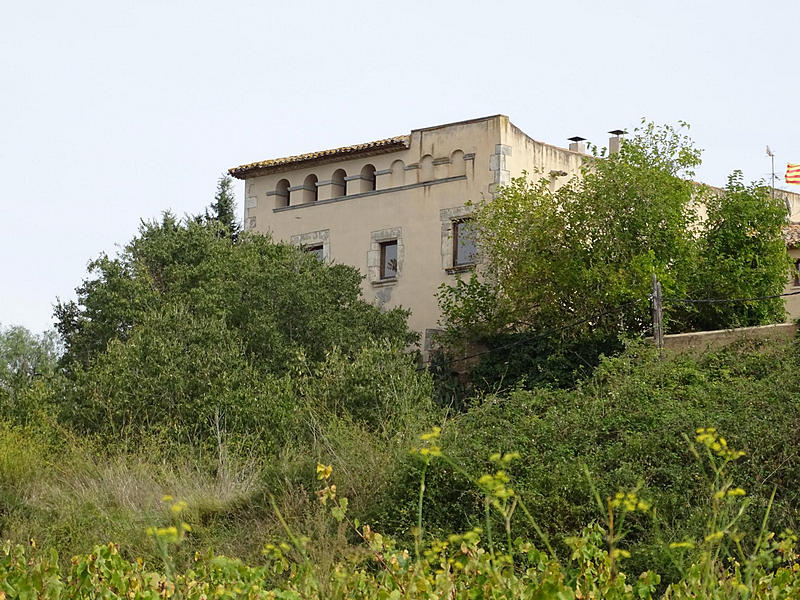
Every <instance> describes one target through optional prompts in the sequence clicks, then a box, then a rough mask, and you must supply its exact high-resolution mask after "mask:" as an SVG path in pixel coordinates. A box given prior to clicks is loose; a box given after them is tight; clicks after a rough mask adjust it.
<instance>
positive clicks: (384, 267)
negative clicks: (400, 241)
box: [380, 240, 398, 280]
mask: <svg viewBox="0 0 800 600" xmlns="http://www.w3.org/2000/svg"><path fill="white" fill-rule="evenodd" d="M380 246H381V266H380V278H381V280H386V279H394V278H396V277H397V270H398V263H397V258H398V256H397V240H389V241H385V242H381V244H380Z"/></svg>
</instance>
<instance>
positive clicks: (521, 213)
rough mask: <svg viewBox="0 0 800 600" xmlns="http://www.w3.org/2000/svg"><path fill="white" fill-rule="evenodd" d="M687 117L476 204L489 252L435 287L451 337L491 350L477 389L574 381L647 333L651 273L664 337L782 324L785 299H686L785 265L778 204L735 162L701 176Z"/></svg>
mask: <svg viewBox="0 0 800 600" xmlns="http://www.w3.org/2000/svg"><path fill="white" fill-rule="evenodd" d="M687 127H688V126H686V125H685V124H682V126H681V127H680V128H678V129H673V128H671V127H666V126H656V125H654V124H652V123H643V125H642V126H641V127H640V128H637V129H636V130H635V131H634V132H633V133H632V135H631V136H630V137H629V138H628V139H626V140H624V141H623V144H622V148H621V150H620V152H618V153H614V154H611V155H608V156H606V155H604V154H603V152H599V153H598V154H597V155H595V156H594V157H592V158H589V159H587V160H586V161H585V164H584V168H583V172H582V173H581V175H580V176H575V177H573V178H571V179H570V180H568V181H567V182H566V183H565V184H564V185H562V186H560V187H557V188H555V187H554V186H553V180H552V174H551V175H550V176H548V174H546V173H533V174H530V176H525V177H521V178H518V179H514V180H513V181H512V182H511V183H510V184H509V185H507V186H505V187H503V188H501V189H500V190H499V193H498V194H497V195H496V196H494V197H492V198H491V199H486V200H484V201H482V202H480V203H478V204H476V205H475V207H474V214H473V218H474V222H475V230H476V231H477V238H476V239H477V244H478V247H479V251H480V256H481V261H479V263H478V264H477V265H476V269H475V271H474V272H473V273H472V275H471V276H465V277H463V278H462V279H461V280H459V281H458V282H457V284H455V285H452V286H447V285H443V286H442V288H441V291H440V302H441V305H442V308H443V311H444V316H445V324H446V326H447V333H448V335H447V339H448V341H449V342H450V344H451V345H455V346H459V345H461V344H465V343H466V344H473V345H474V344H479V345H483V346H486V347H488V348H492V349H494V351H493V352H492V353H491V354H490V355H489V356H488V357H487V359H486V360H484V361H483V365H482V368H481V369H479V370H478V371H477V372H476V373H475V374H474V377H473V378H472V380H473V384H474V385H476V386H477V387H479V388H481V387H482V388H491V387H493V386H496V385H508V384H509V383H511V384H514V383H517V382H523V383H524V384H525V385H528V386H529V387H533V386H535V385H542V384H555V385H561V386H570V385H572V384H574V382H575V380H576V378H580V377H582V376H585V375H586V374H588V373H590V372H591V370H592V369H593V368H594V367H595V366H597V364H598V360H599V357H600V355H601V354H606V355H608V354H611V353H614V352H617V351H619V349H620V348H621V346H622V344H621V340H620V335H623V336H627V337H636V336H642V335H645V334H647V332H648V331H649V329H650V326H651V317H650V303H649V296H650V293H651V289H652V278H653V277H654V276H655V277H657V278H658V280H659V281H660V282H661V285H662V290H663V296H664V298H665V302H664V319H665V323H666V328H667V331H668V333H681V332H685V331H698V330H709V329H724V328H728V327H743V326H750V325H762V324H767V323H774V322H781V321H783V319H784V307H783V302H782V300H781V299H780V298H774V297H773V298H771V299H765V300H761V301H758V302H729V303H717V304H710V303H694V302H688V303H687V302H685V301H684V300H685V299H687V298H689V299H707V298H721V299H731V298H754V297H763V296H774V295H776V294H780V293H781V292H782V291H783V288H784V286H785V284H786V280H787V277H788V273H789V261H788V259H787V255H786V248H785V244H784V241H783V238H782V233H781V228H782V226H783V225H784V224H785V222H786V206H785V204H784V203H783V201H781V200H780V199H779V198H774V197H772V196H770V194H769V191H768V188H767V187H766V186H765V185H763V183H755V184H749V185H746V184H745V183H744V182H743V180H742V175H741V173H739V172H734V173H733V174H732V175H731V176H730V178H729V180H728V183H727V185H726V186H725V188H724V189H722V190H714V189H711V188H708V187H706V186H702V185H699V184H696V183H694V182H693V181H692V180H691V178H692V176H693V174H694V169H695V168H696V167H697V166H698V165H699V164H700V162H701V161H700V151H699V150H698V149H697V148H696V147H695V146H694V144H693V142H692V140H691V138H689V137H688V136H687V135H686V133H685V131H684V130H685V128H687ZM530 365H534V368H533V369H531V368H529V367H530Z"/></svg>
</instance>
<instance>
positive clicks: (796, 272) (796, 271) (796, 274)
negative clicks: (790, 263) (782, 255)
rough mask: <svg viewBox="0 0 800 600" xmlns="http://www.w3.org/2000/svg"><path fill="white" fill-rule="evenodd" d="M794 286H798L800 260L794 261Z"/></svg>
mask: <svg viewBox="0 0 800 600" xmlns="http://www.w3.org/2000/svg"><path fill="white" fill-rule="evenodd" d="M794 285H795V286H800V258H798V259H797V260H796V261H794Z"/></svg>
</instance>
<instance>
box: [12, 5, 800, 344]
mask: <svg viewBox="0 0 800 600" xmlns="http://www.w3.org/2000/svg"><path fill="white" fill-rule="evenodd" d="M798 31H800V2H798V1H797V0H785V1H780V2H779V1H774V2H770V1H769V0H766V1H762V2H755V1H753V2H750V1H747V2H745V1H741V0H727V1H724V2H723V1H721V0H720V1H716V2H703V1H701V0H695V1H693V2H687V1H680V2H670V1H661V2H646V1H641V0H630V1H627V2H623V1H613V0H609V1H606V2H596V1H586V0H572V1H570V2H552V1H551V2H536V1H531V0H527V1H526V0H520V1H518V2H503V1H499V0H495V1H494V2H486V1H483V2H472V1H468V0H459V1H441V0H438V1H432V0H428V1H424V2H420V1H416V0H405V1H403V2H392V3H388V2H387V3H385V2H381V1H375V0H373V1H372V2H352V1H339V2H331V1H325V2H304V1H302V0H295V1H293V2H266V1H264V2H237V1H235V0H231V1H228V2H211V1H207V0H195V1H192V2H188V1H187V2H177V1H170V0H158V1H155V0H137V1H135V2H118V1H114V0H103V1H81V0H75V1H73V2H62V1H58V2H56V1H53V0H51V1H49V2H36V1H34V0H29V1H28V2H11V1H8V2H5V3H3V4H2V5H0V177H1V179H2V191H0V255H1V256H2V277H1V278H0V324H2V325H3V326H8V325H12V324H21V325H25V326H27V327H29V328H31V329H33V330H34V331H41V330H43V329H46V328H48V327H51V326H52V316H51V315H52V305H53V303H54V301H55V299H56V297H61V298H67V299H68V298H72V297H74V292H73V289H74V288H75V287H76V286H77V285H79V283H80V281H81V280H82V278H83V277H84V276H85V274H86V263H87V261H88V260H89V259H91V258H93V257H95V256H97V255H98V254H99V253H100V252H102V251H105V252H114V251H115V245H121V244H124V243H125V242H127V241H128V240H129V239H130V238H131V237H132V236H133V235H134V234H135V232H136V229H137V227H138V224H139V220H140V219H152V218H155V217H158V216H159V214H160V213H161V211H164V210H167V209H170V210H172V211H174V212H176V213H178V214H185V213H197V212H200V211H202V210H203V209H204V207H205V206H206V205H207V204H208V203H209V202H210V200H211V199H212V196H213V193H214V188H215V184H216V180H217V178H218V177H219V175H220V174H221V173H222V172H223V171H225V170H226V169H227V168H228V167H231V166H235V165H238V164H241V163H247V162H253V161H257V160H263V159H266V158H272V157H277V156H285V155H289V154H296V153H302V152H307V151H312V150H318V149H323V148H330V147H337V146H342V145H347V144H353V143H359V142H364V141H369V140H373V139H380V138H384V137H389V136H393V135H400V134H405V133H408V132H409V131H410V130H411V129H412V128H418V127H425V126H430V125H436V124H440V123H447V122H451V121H458V120H462V119H468V118H474V117H480V116H486V115H490V114H496V113H503V114H506V115H508V116H509V117H510V118H511V120H512V121H513V122H514V123H515V124H516V125H517V126H519V127H520V128H522V130H523V131H525V132H526V133H527V134H528V135H530V136H531V137H533V138H534V139H537V140H541V141H544V142H548V143H553V144H558V145H565V144H566V143H567V142H566V138H567V137H570V136H572V135H576V134H579V135H582V136H584V137H586V138H589V139H590V140H591V141H593V142H596V143H599V144H600V145H604V144H605V142H606V140H607V134H606V131H608V130H610V129H616V128H620V129H626V128H627V129H631V128H633V127H634V126H635V125H636V124H637V123H638V122H639V120H640V118H641V117H643V116H644V117H647V118H648V119H651V120H655V121H657V122H662V123H675V122H676V121H678V120H685V121H688V122H689V123H691V124H692V130H691V132H692V135H693V137H694V139H695V141H696V142H697V144H698V146H699V147H701V148H703V149H705V152H704V165H703V167H702V168H701V169H700V171H699V172H698V178H699V179H701V180H703V181H706V182H708V183H712V184H717V185H720V184H724V182H725V180H726V177H727V175H728V173H730V172H731V171H732V170H733V169H741V170H743V171H744V174H745V177H746V178H748V179H758V178H762V177H766V176H767V175H768V173H769V170H770V166H769V159H768V158H767V157H766V156H765V146H766V145H767V144H769V145H770V146H771V147H772V148H773V150H774V152H775V153H776V170H777V171H779V172H780V173H781V175H782V173H783V169H784V167H785V163H786V162H787V161H790V162H800V135H799V134H800V112H799V111H798V106H799V105H798V100H800V78H799V77H798V70H797V60H798V39H799V38H798ZM790 187H793V188H795V189H796V190H797V191H800V189H799V188H800V186H790ZM237 190H238V198H239V203H240V212H241V201H242V199H241V196H242V194H241V192H242V187H241V185H238V186H237Z"/></svg>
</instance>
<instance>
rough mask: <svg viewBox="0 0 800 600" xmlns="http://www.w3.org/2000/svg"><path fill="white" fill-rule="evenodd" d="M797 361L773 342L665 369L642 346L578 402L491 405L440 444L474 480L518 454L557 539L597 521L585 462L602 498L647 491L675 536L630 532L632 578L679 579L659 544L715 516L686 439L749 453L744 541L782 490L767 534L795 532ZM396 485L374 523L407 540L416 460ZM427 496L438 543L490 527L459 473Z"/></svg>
mask: <svg viewBox="0 0 800 600" xmlns="http://www.w3.org/2000/svg"><path fill="white" fill-rule="evenodd" d="M798 362H799V361H798V353H797V350H796V349H795V348H794V347H792V346H787V345H781V346H779V345H776V344H774V343H771V342H764V343H752V344H751V343H743V344H740V345H738V346H735V347H731V348H728V349H725V350H721V351H717V352H712V353H709V354H706V355H673V356H668V357H666V358H664V359H661V358H660V357H659V356H658V354H657V353H656V352H655V351H654V350H652V349H651V348H649V347H646V346H642V345H635V346H632V347H630V348H628V349H627V351H626V352H625V353H623V354H622V355H621V356H620V357H618V358H612V359H605V360H604V361H603V363H602V364H601V365H600V367H599V368H598V369H597V371H596V372H595V374H594V375H593V377H591V378H589V379H588V380H585V381H584V382H583V383H581V384H580V385H579V386H578V388H577V389H575V390H573V391H566V390H545V389H535V390H518V391H515V392H512V393H510V394H508V396H507V397H503V396H496V395H490V396H487V397H485V398H483V399H482V401H480V403H479V404H477V405H476V406H474V407H473V408H472V409H471V410H469V411H468V412H467V413H465V414H462V415H460V416H458V417H456V418H455V419H454V420H452V421H451V422H450V423H449V424H447V425H446V426H445V427H444V431H443V434H442V436H443V437H442V447H443V449H444V451H446V452H447V453H448V454H450V455H452V456H453V457H454V460H455V461H456V464H458V465H459V467H460V468H462V469H463V470H464V471H466V472H469V473H480V472H485V471H486V470H487V468H488V463H487V462H486V457H488V456H489V455H490V454H492V453H494V452H498V451H499V452H510V451H518V452H519V453H520V454H521V455H522V456H523V457H524V459H525V460H524V461H521V462H520V463H518V464H515V465H514V466H513V468H511V469H510V474H511V476H512V479H513V481H514V482H515V489H516V490H517V491H518V493H519V494H520V496H521V497H522V498H524V500H525V502H526V503H527V505H528V507H529V508H530V509H531V511H532V513H533V514H534V516H535V517H536V518H537V519H539V520H540V521H541V522H543V523H546V526H547V532H548V533H549V534H550V535H551V536H552V537H553V538H554V539H556V540H559V539H560V540H563V539H564V538H566V537H569V536H571V535H576V534H577V533H578V532H579V531H580V529H581V528H582V527H583V526H584V525H585V524H586V523H587V522H589V521H591V520H592V519H593V518H594V516H595V514H596V508H595V502H594V498H593V495H592V492H591V486H590V482H589V480H588V479H587V477H586V475H585V472H584V465H585V466H586V467H587V468H588V470H589V472H590V474H591V481H592V482H593V485H595V486H596V488H597V489H598V490H599V493H600V494H601V496H603V497H605V495H608V494H613V493H614V492H615V491H616V489H617V488H618V487H630V488H633V487H636V486H638V485H639V484H643V486H644V489H645V490H647V493H648V494H650V495H651V496H652V501H653V504H654V506H655V507H656V510H657V511H658V512H659V514H660V515H661V521H662V522H663V523H665V525H664V529H663V530H661V531H659V530H657V529H656V528H654V527H653V526H652V525H648V524H646V523H643V524H642V525H641V526H640V527H639V528H638V529H636V530H635V531H634V532H632V534H631V535H633V536H634V537H635V538H636V539H637V541H638V542H639V544H640V545H639V548H640V552H639V553H638V555H636V556H634V558H633V559H632V562H631V568H632V569H633V570H634V571H635V570H643V569H645V568H654V569H656V570H658V571H659V572H660V573H662V574H665V575H666V576H667V577H668V579H669V578H674V577H675V576H676V571H675V567H674V566H673V565H672V564H671V561H670V560H669V559H668V557H667V556H666V555H665V554H664V553H663V552H662V548H663V547H664V544H663V542H671V541H680V540H682V539H684V537H685V536H687V535H694V536H696V535H697V534H698V528H699V526H700V524H701V523H702V521H703V515H704V514H705V511H706V509H707V503H706V501H705V499H704V498H705V497H706V495H707V494H706V492H707V490H706V489H705V488H704V487H703V484H702V479H701V477H700V473H698V468H697V465H696V461H695V459H694V457H693V456H692V455H691V453H689V452H688V450H687V447H686V444H685V442H684V440H683V438H682V435H683V434H684V432H686V431H687V430H691V429H693V428H695V427H704V426H707V425H709V424H715V425H718V426H719V427H720V429H722V430H724V431H726V432H727V433H728V439H729V440H730V442H731V443H732V444H735V445H738V446H739V447H741V448H742V449H743V450H744V451H746V452H747V455H746V458H745V459H743V461H742V462H741V464H739V465H737V467H736V469H735V473H736V477H737V479H738V480H739V481H740V482H741V484H742V487H744V488H745V489H747V490H748V492H749V493H750V494H752V499H753V502H752V504H751V505H750V507H749V509H748V510H747V511H746V512H745V514H744V516H743V519H742V523H741V526H742V527H743V528H744V529H745V530H746V531H748V532H750V533H752V532H753V530H757V529H758V527H759V525H760V520H759V519H760V518H761V516H762V515H763V513H764V510H765V508H766V505H767V502H768V499H769V497H770V494H771V493H772V489H773V486H777V493H776V495H775V503H774V506H773V507H772V512H771V515H770V523H769V524H770V527H771V528H772V529H778V530H779V529H782V528H783V527H793V528H795V527H797V521H798V518H799V517H800V505H798V503H797V501H796V498H795V492H794V490H796V489H797V487H798V485H800V457H798V455H797V453H796V452H795V451H794V448H796V447H798V442H799V441H800V440H798V424H799V423H800V404H798V402H797V392H796V390H797V389H798V386H800V370H798ZM395 477H396V479H395V483H394V491H393V493H391V494H389V495H388V496H387V498H386V499H385V501H384V503H383V504H382V506H381V507H379V508H378V509H377V510H376V512H375V518H376V520H377V522H378V524H379V525H380V526H381V527H382V528H383V529H386V530H389V531H392V532H394V533H396V534H398V535H407V534H408V532H409V531H410V530H411V528H412V527H413V526H414V525H415V515H414V514H413V509H407V508H405V509H395V508H394V507H408V506H413V494H414V492H413V486H412V485H411V482H413V481H415V480H417V479H418V477H419V465H418V463H416V462H415V461H413V460H411V459H407V460H406V461H405V462H404V464H403V465H400V466H398V472H397V474H396V476H395ZM427 488H428V492H427V493H428V499H427V500H426V503H429V504H428V506H429V508H428V510H427V521H426V526H427V527H428V528H429V529H430V530H432V531H433V532H436V533H441V532H448V531H459V530H464V529H469V528H471V527H473V526H475V525H476V524H480V523H481V521H482V519H483V508H482V504H481V503H480V495H479V494H478V493H477V492H476V490H475V488H474V486H473V485H472V484H471V483H470V482H469V481H467V480H466V479H464V478H463V476H461V475H459V473H458V472H453V470H452V469H451V468H449V467H447V466H445V465H441V464H439V465H434V466H432V468H431V471H430V472H429V474H428V477H427ZM529 533H532V532H529ZM560 547H561V548H563V546H560Z"/></svg>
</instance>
